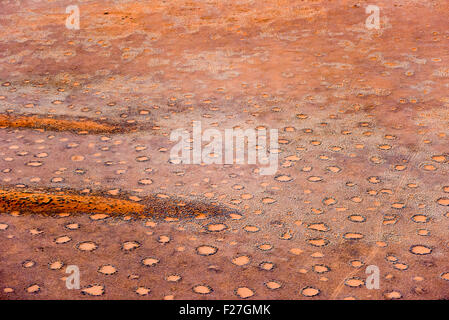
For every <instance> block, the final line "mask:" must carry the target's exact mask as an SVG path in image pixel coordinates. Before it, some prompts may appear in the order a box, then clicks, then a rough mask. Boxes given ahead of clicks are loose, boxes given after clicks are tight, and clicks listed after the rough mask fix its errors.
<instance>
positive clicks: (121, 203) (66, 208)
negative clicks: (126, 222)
mask: <svg viewBox="0 0 449 320" xmlns="http://www.w3.org/2000/svg"><path fill="white" fill-rule="evenodd" d="M144 208H145V207H144V206H143V205H141V204H139V203H135V202H132V201H128V200H121V199H115V198H107V197H101V196H86V195H75V194H68V193H62V194H51V193H40V192H21V191H15V190H1V189H0V211H3V212H13V211H19V212H26V213H39V214H46V215H49V214H61V213H74V212H85V213H106V214H131V213H141V212H143V211H144Z"/></svg>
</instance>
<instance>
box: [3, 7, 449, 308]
mask: <svg viewBox="0 0 449 320" xmlns="http://www.w3.org/2000/svg"><path fill="white" fill-rule="evenodd" d="M69 5H77V6H78V7H79V10H80V28H79V29H78V30H76V29H69V28H67V26H66V19H67V17H68V16H69V14H68V13H66V8H67V7H68V6H69ZM368 5H376V6H378V7H379V8H380V27H379V28H378V29H375V28H374V29H369V28H367V26H366V20H367V18H368V16H369V14H367V13H366V12H365V9H366V7H367V6H368ZM193 121H200V122H201V124H202V128H203V130H205V129H208V128H215V129H218V130H225V129H226V128H241V129H255V128H266V129H277V130H278V134H279V139H278V141H279V147H278V148H277V149H270V150H269V151H270V152H272V153H276V154H278V157H279V168H278V170H277V172H276V174H274V175H260V174H259V173H260V172H259V171H260V166H258V165H252V164H232V165H231V164H226V165H223V164H205V163H203V164H180V163H176V162H173V161H170V150H171V149H172V147H173V146H174V145H175V142H173V141H170V134H171V132H172V131H173V130H176V129H180V128H185V129H186V130H188V131H191V130H192V122H193ZM448 129H449V2H448V1H445V0H439V1H436V0H426V1H418V0H403V1H400V0H396V1H394V0H385V1H379V0H372V1H371V0H370V1H350V0H348V1H344V0H342V1H336V0H301V1H299V0H296V1H293V0H291V1H290V0H277V1H276V0H266V1H255V0H224V1H211V0H210V1H208V0H199V1H188V0H170V1H163V0H153V1H140V0H139V1H135V0H133V1H131V0H115V1H113V0H101V1H100V0H70V1H65V0H64V1H59V0H54V1H49V0H42V1H32V0H1V1H0V299H13V300H15V299H449V238H448V228H449V130H448ZM70 265H75V266H78V267H79V270H80V284H81V288H80V289H68V288H67V287H66V279H67V277H68V274H67V273H66V268H67V266H70ZM370 265H374V266H377V267H378V268H379V271H380V288H379V289H368V288H367V286H366V283H365V282H366V277H367V274H366V268H367V266H370Z"/></svg>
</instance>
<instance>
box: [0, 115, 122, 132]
mask: <svg viewBox="0 0 449 320" xmlns="http://www.w3.org/2000/svg"><path fill="white" fill-rule="evenodd" d="M0 127H9V128H32V129H45V130H52V131H76V132H77V133H114V132H120V131H123V128H121V127H119V126H115V125H111V124H106V123H99V122H96V121H92V120H84V119H83V120H80V119H76V120H64V119H54V118H40V117H37V116H33V115H30V116H12V115H5V114H0Z"/></svg>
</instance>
